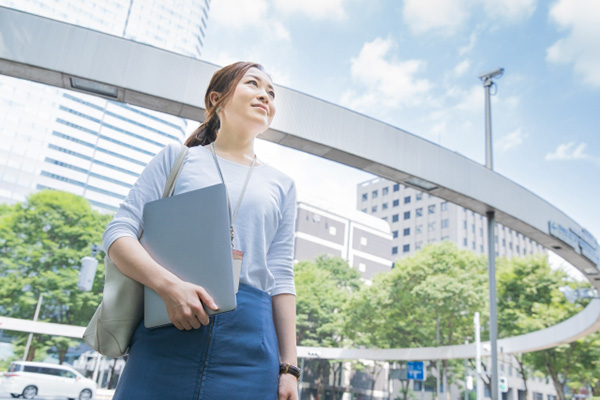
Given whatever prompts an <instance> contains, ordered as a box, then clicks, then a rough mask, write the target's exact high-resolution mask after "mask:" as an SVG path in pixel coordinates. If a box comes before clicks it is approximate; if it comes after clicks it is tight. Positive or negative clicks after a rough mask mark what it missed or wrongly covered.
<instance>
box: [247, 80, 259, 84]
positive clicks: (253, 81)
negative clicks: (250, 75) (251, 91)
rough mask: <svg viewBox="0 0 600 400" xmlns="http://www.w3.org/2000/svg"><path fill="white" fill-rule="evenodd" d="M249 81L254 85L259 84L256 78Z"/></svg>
mask: <svg viewBox="0 0 600 400" xmlns="http://www.w3.org/2000/svg"><path fill="white" fill-rule="evenodd" d="M248 83H249V84H251V85H254V86H258V82H256V81H255V80H254V79H252V80H249V81H248Z"/></svg>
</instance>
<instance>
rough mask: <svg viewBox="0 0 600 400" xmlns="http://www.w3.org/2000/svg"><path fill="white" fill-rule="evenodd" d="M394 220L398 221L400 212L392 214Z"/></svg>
mask: <svg viewBox="0 0 600 400" xmlns="http://www.w3.org/2000/svg"><path fill="white" fill-rule="evenodd" d="M392 222H398V214H394V215H392Z"/></svg>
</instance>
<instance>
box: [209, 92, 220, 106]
mask: <svg viewBox="0 0 600 400" xmlns="http://www.w3.org/2000/svg"><path fill="white" fill-rule="evenodd" d="M208 98H209V99H210V104H212V105H213V106H214V105H215V104H216V103H217V101H219V99H220V98H221V93H219V92H210V94H209V95H208Z"/></svg>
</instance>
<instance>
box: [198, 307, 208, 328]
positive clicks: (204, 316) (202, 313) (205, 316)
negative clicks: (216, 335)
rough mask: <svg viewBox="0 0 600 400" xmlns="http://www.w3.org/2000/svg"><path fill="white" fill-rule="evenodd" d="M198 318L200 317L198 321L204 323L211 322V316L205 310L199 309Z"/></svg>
mask: <svg viewBox="0 0 600 400" xmlns="http://www.w3.org/2000/svg"><path fill="white" fill-rule="evenodd" d="M196 318H197V319H198V321H200V323H201V324H202V325H208V323H209V322H210V318H209V316H208V314H207V313H206V311H204V310H200V311H198V314H196Z"/></svg>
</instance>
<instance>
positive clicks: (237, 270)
mask: <svg viewBox="0 0 600 400" xmlns="http://www.w3.org/2000/svg"><path fill="white" fill-rule="evenodd" d="M231 252H232V255H233V285H234V288H235V293H237V292H238V289H239V287H240V274H241V272H242V260H243V259H244V252H243V251H241V250H236V249H232V250H231Z"/></svg>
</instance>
